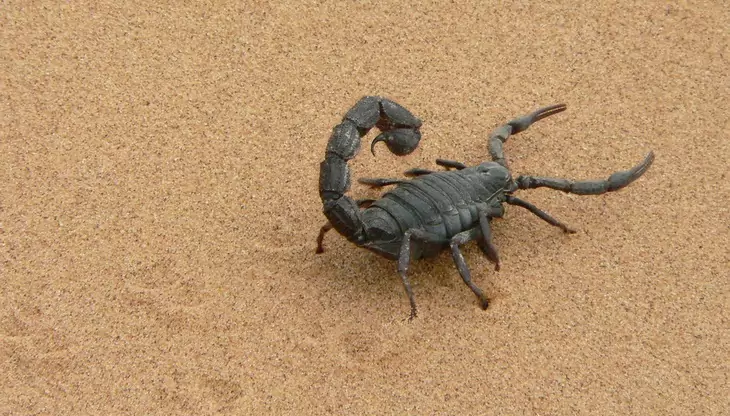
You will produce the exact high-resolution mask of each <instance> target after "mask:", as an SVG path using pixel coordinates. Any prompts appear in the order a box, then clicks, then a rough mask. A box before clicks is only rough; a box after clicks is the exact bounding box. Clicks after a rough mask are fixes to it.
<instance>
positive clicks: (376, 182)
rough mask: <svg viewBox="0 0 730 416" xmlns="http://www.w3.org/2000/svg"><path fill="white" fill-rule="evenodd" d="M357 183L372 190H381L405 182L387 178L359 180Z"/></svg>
mask: <svg viewBox="0 0 730 416" xmlns="http://www.w3.org/2000/svg"><path fill="white" fill-rule="evenodd" d="M357 181H358V182H360V183H362V184H365V185H370V187H372V188H381V187H383V186H388V185H398V184H401V183H403V182H405V181H404V180H402V179H389V178H360V179H358V180H357Z"/></svg>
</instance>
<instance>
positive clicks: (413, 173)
mask: <svg viewBox="0 0 730 416" xmlns="http://www.w3.org/2000/svg"><path fill="white" fill-rule="evenodd" d="M431 173H434V171H432V170H428V169H423V168H413V169H408V170H407V171H405V172H403V174H404V175H406V176H422V175H428V174H431Z"/></svg>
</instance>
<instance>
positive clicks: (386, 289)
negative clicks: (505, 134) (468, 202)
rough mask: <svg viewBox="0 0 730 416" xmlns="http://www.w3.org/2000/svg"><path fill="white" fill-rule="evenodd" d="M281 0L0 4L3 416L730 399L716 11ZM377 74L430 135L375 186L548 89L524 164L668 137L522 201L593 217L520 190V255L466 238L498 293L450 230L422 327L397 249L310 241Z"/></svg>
mask: <svg viewBox="0 0 730 416" xmlns="http://www.w3.org/2000/svg"><path fill="white" fill-rule="evenodd" d="M283 3H284V2H267V1H252V2H249V4H238V3H236V2H210V3H206V4H204V3H199V2H196V3H193V4H192V5H190V4H184V3H183V2H167V3H165V4H161V5H159V6H150V5H149V2H139V3H138V4H137V3H132V2H124V4H122V5H118V2H90V4H84V3H82V2H53V3H52V2H3V4H2V6H0V37H1V38H0V276H1V277H0V285H1V286H2V289H1V290H2V292H1V295H0V392H1V393H0V414H2V415H30V414H43V415H60V414H75V415H82V414H94V415H101V414H104V415H115V414H138V415H143V414H144V415H150V414H160V415H170V414H197V415H202V414H239V415H243V414H324V413H335V414H489V415H507V414H510V415H518V414H595V415H609V414H620V415H626V414H644V415H719V414H727V413H725V412H727V411H728V408H730V399H729V397H730V394H728V391H730V389H729V387H730V386H729V380H728V377H729V374H730V364H729V361H730V360H729V359H728V357H730V324H729V319H730V315H729V312H728V307H729V306H730V290H729V282H728V275H729V274H730V272H729V270H730V255H729V249H728V246H729V245H730V235H729V232H728V219H729V218H730V214H729V212H728V201H730V185H729V183H730V178H728V158H729V157H730V140H729V134H728V133H729V132H730V124H729V122H728V116H729V114H730V106H729V105H728V101H729V99H730V79H729V78H730V77H729V76H728V68H729V67H730V64H729V62H728V54H729V53H730V52H729V51H728V49H727V48H728V43H729V40H730V32H728V27H730V9H728V8H727V7H726V6H727V4H726V2H724V1H701V2H691V3H687V2H675V1H671V2H667V1H651V0H650V1H641V2H634V3H632V2H627V1H589V2H581V3H583V4H582V5H579V3H576V2H564V4H558V3H557V2H527V1H523V2H516V3H510V4H503V3H502V2H494V3H493V4H487V3H485V2H474V3H470V4H465V3H464V2H456V3H448V4H447V3H446V2H437V1H426V2H416V3H412V5H406V2H402V1H394V2H386V3H381V2H378V3H371V2H344V1H343V2H317V1H304V2H297V5H296V6H294V5H283ZM409 3H411V2H409ZM545 3H547V4H545ZM723 3H724V4H723ZM366 94H380V95H384V96H387V97H390V98H392V99H394V100H396V101H398V102H399V103H401V104H403V105H404V106H406V107H407V108H409V109H410V110H411V111H413V113H414V114H416V115H417V116H418V117H420V118H421V119H422V120H423V121H424V125H423V128H422V131H423V140H422V141H421V146H420V147H419V149H418V150H416V151H415V152H414V153H413V154H411V155H408V156H406V157H401V158H399V157H396V156H393V155H391V154H389V153H388V152H387V149H386V148H385V147H384V146H383V147H380V148H379V152H378V153H377V157H373V156H372V155H370V153H369V152H365V151H363V152H361V154H360V155H359V157H358V158H357V159H355V160H353V161H352V162H351V167H352V169H353V171H354V176H355V177H362V176H385V177H392V176H400V174H401V172H402V171H404V170H406V169H409V168H412V167H425V168H435V167H436V165H435V163H434V159H435V158H437V157H442V158H450V159H456V160H461V161H464V162H467V163H470V164H474V163H478V162H480V161H482V160H485V159H486V158H487V157H488V155H487V149H486V136H487V134H488V132H489V131H490V130H491V129H493V128H494V127H496V126H498V125H500V124H501V123H503V122H505V121H507V120H509V119H511V118H513V117H515V116H519V115H522V114H525V113H527V112H529V111H532V110H534V109H536V108H538V107H540V106H544V105H549V104H554V103H560V102H564V103H566V104H567V105H568V111H566V112H564V113H561V114H560V115H556V116H554V117H551V118H549V119H546V120H544V121H541V122H540V123H539V124H536V125H534V126H533V127H532V128H531V129H530V130H528V131H526V132H524V133H521V134H520V135H519V136H515V137H514V138H512V139H510V141H509V142H508V145H507V154H508V159H509V162H510V164H511V167H512V169H513V171H514V172H515V174H519V173H524V174H539V175H552V176H561V177H567V178H573V179H588V178H603V177H606V176H607V175H608V174H609V173H611V172H613V171H616V170H619V169H625V168H628V167H630V166H632V165H634V164H635V163H637V162H639V161H640V160H641V159H642V158H643V156H644V155H645V154H646V153H647V152H648V151H649V150H652V149H653V150H654V151H655V152H656V156H657V158H656V162H655V164H654V165H653V166H652V168H651V169H650V170H649V172H648V173H647V174H646V175H645V176H644V177H642V178H641V179H639V180H638V181H637V182H635V183H634V184H632V185H631V186H630V187H628V188H626V189H623V190H621V191H620V192H617V193H612V194H607V195H602V196H587V197H580V196H572V195H566V194H563V193H560V192H557V191H543V190H533V191H524V192H522V193H520V195H521V196H522V197H524V198H525V199H528V200H529V201H531V202H532V203H534V204H536V205H538V206H539V207H541V208H543V209H545V210H546V211H548V212H550V213H551V214H553V215H554V216H555V217H557V218H559V219H561V220H562V221H564V222H566V223H568V224H570V225H571V226H573V227H575V228H577V229H578V230H579V231H578V233H577V234H574V235H564V234H562V233H561V232H560V231H559V230H557V229H555V228H553V227H550V226H548V225H547V224H545V223H543V222H542V221H540V220H539V219H537V218H536V217H534V216H532V215H531V214H529V213H528V212H526V211H525V210H522V209H520V208H513V207H511V208H510V209H508V212H507V215H506V217H505V218H504V219H501V220H496V221H495V223H494V241H495V244H496V245H497V247H498V248H499V250H500V255H501V259H502V269H501V271H499V272H494V271H493V269H492V266H491V265H490V263H489V262H488V261H487V259H486V258H485V257H484V256H483V255H482V253H481V252H480V251H479V249H478V248H477V247H475V245H473V244H472V245H468V246H467V247H466V248H465V250H464V251H465V256H466V259H467V261H468V263H469V264H470V267H471V269H472V271H473V274H474V279H475V281H476V283H477V284H479V285H480V286H481V287H482V288H483V289H484V290H485V292H486V293H487V294H488V296H489V297H490V299H491V300H492V304H491V306H490V308H489V309H488V310H486V311H483V310H481V309H480V308H479V307H478V304H477V302H476V298H475V297H474V296H473V294H472V293H471V292H470V291H469V290H468V288H467V287H466V286H465V285H464V284H463V282H462V281H461V279H460V277H459V274H458V272H457V271H456V269H455V267H454V265H453V262H452V260H451V258H450V256H449V255H448V253H443V255H441V256H440V257H438V258H435V259H432V260H426V261H422V262H418V263H416V264H414V266H413V267H412V271H411V278H412V281H413V284H414V290H415V293H416V300H417V302H418V305H419V317H418V318H417V319H416V320H414V321H413V322H408V321H407V320H406V318H407V316H408V301H407V298H406V296H405V293H404V292H403V289H402V286H401V283H400V280H399V278H398V275H397V273H396V269H395V264H394V263H393V262H390V261H388V260H385V259H381V258H379V257H377V256H375V255H374V254H372V253H370V252H368V251H366V250H363V249H359V248H357V247H355V246H354V245H351V244H349V243H348V242H347V241H346V240H345V239H344V238H343V237H341V236H340V235H338V234H337V233H335V232H332V233H330V234H329V235H327V237H326V239H325V247H326V251H325V253H323V254H321V255H316V254H315V253H314V248H315V238H316V236H317V233H318V231H319V227H320V226H321V225H322V224H323V223H324V221H325V218H324V216H323V214H322V205H321V201H320V200H319V196H318V191H317V186H318V176H319V162H320V161H321V160H322V158H323V156H324V149H325V145H326V143H327V140H328V138H329V134H330V132H331V129H332V127H333V126H334V125H335V124H337V123H338V122H339V120H340V118H341V117H342V115H343V114H344V113H345V111H347V109H349V108H350V107H351V106H352V105H353V104H354V103H355V102H356V101H357V100H358V99H359V98H360V97H362V96H363V95H366ZM372 137H374V132H373V133H371V134H370V135H368V136H367V137H366V138H365V140H367V143H369V140H370V139H371V138H372ZM367 143H363V147H365V146H367ZM351 195H352V196H353V197H374V196H377V195H378V192H376V191H373V190H369V189H367V188H365V187H364V186H362V185H355V186H353V189H352V190H351Z"/></svg>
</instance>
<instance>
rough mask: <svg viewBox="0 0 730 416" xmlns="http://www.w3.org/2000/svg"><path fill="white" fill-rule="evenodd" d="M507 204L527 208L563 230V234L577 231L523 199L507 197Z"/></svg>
mask: <svg viewBox="0 0 730 416" xmlns="http://www.w3.org/2000/svg"><path fill="white" fill-rule="evenodd" d="M505 202H507V203H508V204H511V205H517V206H518V207H522V208H526V209H527V210H528V211H530V212H532V213H533V214H535V215H537V216H538V217H540V218H541V219H542V220H544V221H545V222H547V223H548V224H550V225H554V226H556V227H558V228H560V229H561V230H563V232H565V233H567V234H574V233H575V230H573V229H572V228H569V227H568V226H567V225H565V224H563V223H562V222H560V221H558V220H556V219H555V218H553V217H551V216H550V214H548V213H547V212H545V211H543V210H541V209H540V208H538V207H536V206H535V205H533V204H531V203H529V202H527V201H525V200H522V199H520V198H517V197H515V196H512V195H507V199H506V200H505Z"/></svg>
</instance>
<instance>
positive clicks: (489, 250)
mask: <svg viewBox="0 0 730 416" xmlns="http://www.w3.org/2000/svg"><path fill="white" fill-rule="evenodd" d="M479 230H480V231H481V235H480V238H479V239H478V240H477V245H478V246H479V248H480V249H481V250H482V252H483V253H484V255H485V256H487V259H489V261H491V262H492V263H494V271H497V272H498V271H499V254H498V253H497V247H495V245H494V243H493V242H492V227H491V225H490V224H489V218H487V215H486V214H485V213H483V212H480V213H479Z"/></svg>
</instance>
